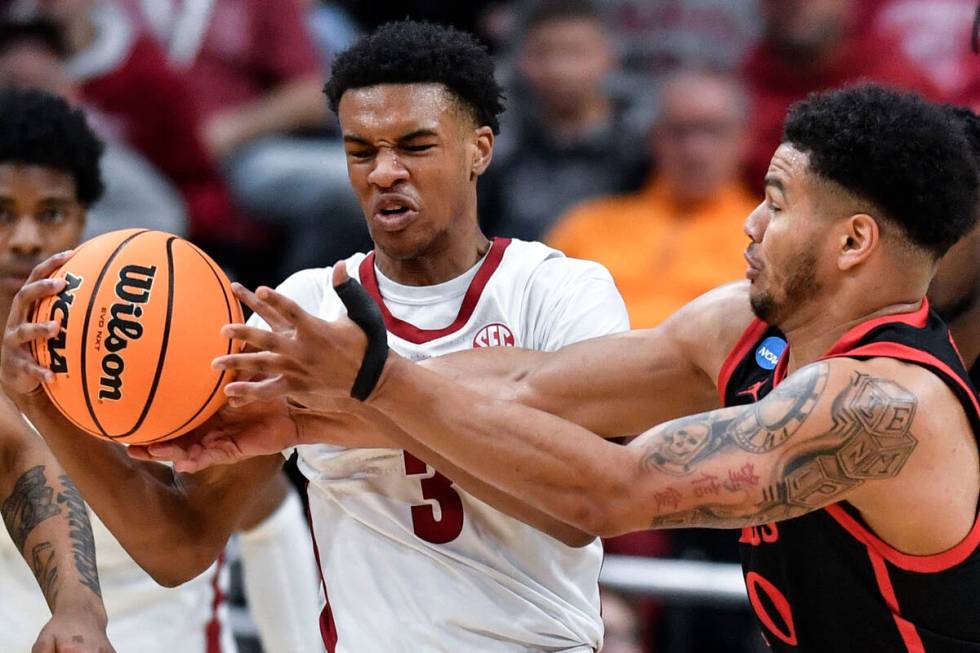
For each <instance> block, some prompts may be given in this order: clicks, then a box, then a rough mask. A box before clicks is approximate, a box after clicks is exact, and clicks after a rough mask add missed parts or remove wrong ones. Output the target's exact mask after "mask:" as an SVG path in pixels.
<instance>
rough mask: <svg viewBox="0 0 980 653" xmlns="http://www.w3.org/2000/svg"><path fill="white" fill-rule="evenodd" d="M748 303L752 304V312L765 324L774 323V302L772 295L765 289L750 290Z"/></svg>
mask: <svg viewBox="0 0 980 653" xmlns="http://www.w3.org/2000/svg"><path fill="white" fill-rule="evenodd" d="M749 303H750V304H751V306H752V313H754V314H755V316H756V317H757V318H759V319H760V320H762V321H763V322H765V323H766V324H770V325H775V321H774V320H775V317H776V302H775V301H774V300H773V298H772V295H771V294H770V293H768V292H765V291H759V292H754V291H753V292H750V293H749Z"/></svg>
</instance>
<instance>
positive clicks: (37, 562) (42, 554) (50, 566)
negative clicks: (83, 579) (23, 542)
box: [30, 542, 58, 605]
mask: <svg viewBox="0 0 980 653" xmlns="http://www.w3.org/2000/svg"><path fill="white" fill-rule="evenodd" d="M30 564H31V571H32V572H34V577H35V578H36V579H37V584H38V585H39V586H40V587H41V592H42V593H43V594H44V598H46V599H47V600H48V605H54V604H55V603H56V602H57V600H58V563H57V560H56V556H55V550H54V545H53V544H51V542H41V543H39V544H35V545H34V548H33V549H31V562H30Z"/></svg>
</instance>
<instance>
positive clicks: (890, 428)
mask: <svg viewBox="0 0 980 653" xmlns="http://www.w3.org/2000/svg"><path fill="white" fill-rule="evenodd" d="M827 375H828V368H827V365H826V364H821V365H817V366H813V367H812V368H811V369H809V370H804V373H801V374H800V375H798V378H797V377H791V378H790V379H789V380H788V381H787V382H786V383H784V384H783V385H781V386H779V387H778V388H777V389H776V390H774V391H773V392H772V394H770V396H769V397H768V398H766V399H765V400H763V401H762V402H759V403H757V404H753V405H750V406H746V407H745V408H744V410H741V411H737V412H735V413H734V416H732V415H733V414H732V413H731V412H730V413H728V416H727V417H726V418H725V419H719V418H717V416H714V417H713V416H711V415H710V414H708V415H700V416H695V417H692V418H688V419H686V420H682V421H681V420H679V421H677V422H674V423H671V424H670V425H668V428H666V429H665V430H664V431H662V432H661V433H657V434H655V435H654V437H653V442H652V444H649V445H648V447H647V453H646V455H645V456H644V459H643V461H642V465H643V468H644V469H645V470H646V471H659V472H667V473H669V474H671V475H673V476H675V477H678V478H677V482H675V483H673V484H672V485H671V486H669V487H667V488H666V489H664V490H662V491H660V492H658V493H657V494H656V495H655V496H654V499H655V504H656V505H655V508H656V513H657V517H656V518H655V519H654V520H653V523H652V526H653V527H654V528H670V527H680V526H715V527H736V526H744V525H749V524H759V523H766V522H770V521H779V520H782V519H789V518H792V517H796V516H799V515H802V514H805V513H807V512H810V511H812V510H816V509H818V508H821V507H823V506H825V505H828V504H830V503H833V502H835V501H839V500H840V498H841V497H842V496H843V495H844V493H846V492H847V491H849V490H852V489H853V488H855V487H857V486H858V485H860V484H862V483H864V482H865V481H867V480H874V479H887V478H893V477H895V476H897V475H898V473H899V472H900V471H901V469H902V467H903V466H904V465H905V462H906V461H907V460H908V458H909V456H910V455H911V454H912V451H913V450H914V449H915V447H916V444H917V440H916V438H915V436H913V435H912V433H911V432H910V428H911V425H912V421H913V418H914V416H915V411H916V407H917V403H918V401H917V399H916V397H915V395H914V394H912V393H911V392H910V391H909V390H907V389H906V388H904V387H902V386H901V385H899V384H898V383H896V382H894V381H892V380H890V379H882V378H875V377H872V376H868V375H866V374H861V373H860V372H854V374H853V376H852V378H851V379H850V382H849V383H848V384H847V386H846V387H844V388H843V389H842V390H841V391H840V392H839V393H838V394H837V395H836V396H835V397H834V398H833V401H832V402H831V406H830V413H831V414H830V418H831V425H830V428H829V429H827V430H826V431H825V432H822V433H820V434H819V435H817V436H813V437H808V438H807V439H806V441H800V442H794V441H793V439H792V436H793V435H794V434H795V433H796V432H797V430H798V429H799V427H800V426H801V425H802V424H803V423H804V422H806V420H807V419H808V418H809V417H810V415H811V413H812V411H813V408H814V406H815V405H816V404H817V400H818V399H819V397H820V395H821V393H822V392H823V390H824V386H825V385H826V379H827ZM778 447H782V448H783V449H782V451H783V452H782V453H781V455H780V458H779V463H778V465H777V467H776V468H775V470H774V471H773V472H771V474H770V473H766V477H765V478H762V477H760V475H759V474H758V473H756V468H755V465H754V464H753V463H751V462H744V463H742V465H741V466H739V467H737V468H733V469H729V470H727V473H726V474H725V475H722V474H719V473H717V472H714V473H709V472H708V471H706V470H705V469H704V468H703V467H702V466H700V465H699V463H700V462H702V461H705V460H708V459H710V458H711V457H712V456H713V455H715V454H716V453H717V452H719V451H722V450H724V449H726V448H738V449H741V450H743V451H746V452H749V453H758V454H765V453H768V452H770V451H772V450H774V449H776V448H778ZM711 469H713V470H717V469H718V468H717V466H715V467H713V468H711ZM692 503H694V504H695V506H696V507H695V508H693V509H688V510H683V509H682V506H684V505H687V506H690V505H691V504H692Z"/></svg>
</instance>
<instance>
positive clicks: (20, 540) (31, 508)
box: [0, 465, 61, 553]
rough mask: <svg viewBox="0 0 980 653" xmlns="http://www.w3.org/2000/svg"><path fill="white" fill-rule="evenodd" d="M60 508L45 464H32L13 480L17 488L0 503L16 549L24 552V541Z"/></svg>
mask: <svg viewBox="0 0 980 653" xmlns="http://www.w3.org/2000/svg"><path fill="white" fill-rule="evenodd" d="M60 512H61V511H60V509H59V508H58V506H57V505H55V502H54V488H52V487H51V486H50V485H48V482H47V479H46V478H45V477H44V465H37V466H35V467H31V468H30V469H29V470H27V471H26V472H24V475H23V476H21V477H20V478H19V479H17V482H16V483H14V491H13V492H12V493H11V494H10V496H9V497H7V499H6V500H5V501H4V502H3V505H2V506H0V513H2V514H3V523H4V524H6V526H7V531H8V532H9V533H10V537H11V539H13V541H14V544H15V545H16V546H17V550H18V551H20V552H21V553H23V552H24V544H25V543H26V542H27V538H28V537H29V536H30V534H31V532H32V531H33V530H34V529H35V528H37V526H38V524H40V523H41V522H43V521H45V520H46V519H50V518H51V517H54V516H55V515H57V514H59V513H60Z"/></svg>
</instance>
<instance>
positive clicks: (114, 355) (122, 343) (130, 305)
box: [99, 265, 157, 400]
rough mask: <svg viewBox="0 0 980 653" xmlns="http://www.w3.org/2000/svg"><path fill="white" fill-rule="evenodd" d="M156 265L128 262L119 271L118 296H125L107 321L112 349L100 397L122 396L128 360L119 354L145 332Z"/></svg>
mask: <svg viewBox="0 0 980 653" xmlns="http://www.w3.org/2000/svg"><path fill="white" fill-rule="evenodd" d="M156 271H157V268H156V266H155V265H154V266H150V267H143V266H140V265H127V266H124V267H123V268H122V269H121V270H120V271H119V282H118V283H117V284H116V297H118V298H119V299H121V300H122V302H117V303H115V304H113V305H112V306H111V307H110V308H109V315H110V318H109V323H108V324H107V325H106V329H107V331H108V335H107V336H106V338H105V342H104V345H105V349H106V351H107V352H108V353H107V354H106V355H105V356H103V357H102V377H100V378H99V385H100V386H101V388H100V389H99V399H112V400H118V399H121V398H122V373H123V370H124V369H125V367H126V362H125V361H124V360H123V357H122V356H121V355H120V354H119V352H121V351H122V350H124V349H125V348H126V347H127V346H128V345H129V342H130V341H131V340H138V339H139V338H140V337H141V336H142V335H143V325H142V324H140V322H138V319H139V318H140V317H142V316H143V307H142V306H140V304H145V303H146V302H148V301H149V300H150V289H151V288H152V287H153V276H154V275H155V274H156Z"/></svg>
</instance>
